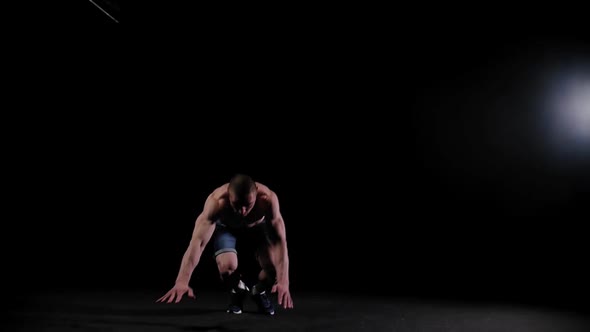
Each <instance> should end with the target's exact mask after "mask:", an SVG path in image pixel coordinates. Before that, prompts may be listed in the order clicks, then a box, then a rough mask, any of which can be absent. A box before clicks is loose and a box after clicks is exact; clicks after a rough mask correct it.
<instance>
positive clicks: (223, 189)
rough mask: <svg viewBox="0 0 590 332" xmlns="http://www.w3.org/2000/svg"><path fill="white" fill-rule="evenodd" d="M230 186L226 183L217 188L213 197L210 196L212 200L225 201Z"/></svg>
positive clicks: (213, 192)
mask: <svg viewBox="0 0 590 332" xmlns="http://www.w3.org/2000/svg"><path fill="white" fill-rule="evenodd" d="M228 186H229V183H225V184H223V185H221V186H219V187H217V188H215V189H214V190H213V191H212V192H211V195H209V196H210V197H211V198H212V199H215V200H219V199H223V198H226V196H227V193H228V192H227V187H228Z"/></svg>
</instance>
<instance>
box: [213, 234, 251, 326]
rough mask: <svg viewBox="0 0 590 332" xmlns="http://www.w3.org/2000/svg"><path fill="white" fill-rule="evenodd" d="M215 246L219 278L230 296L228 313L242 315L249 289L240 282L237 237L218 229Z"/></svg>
mask: <svg viewBox="0 0 590 332" xmlns="http://www.w3.org/2000/svg"><path fill="white" fill-rule="evenodd" d="M213 245H214V250H215V261H216V262H217V269H218V270H219V276H220V277H221V280H222V281H223V285H224V288H225V289H226V290H227V291H228V292H229V294H230V304H229V306H228V309H227V311H228V312H231V313H234V314H241V313H242V310H243V303H244V298H245V297H246V294H247V293H248V291H249V289H248V287H246V285H245V284H244V283H243V282H242V281H241V280H240V274H239V272H238V255H237V251H236V237H235V236H234V235H233V234H231V233H230V232H228V231H226V230H224V229H223V228H218V229H217V230H216V232H215V239H214V242H213Z"/></svg>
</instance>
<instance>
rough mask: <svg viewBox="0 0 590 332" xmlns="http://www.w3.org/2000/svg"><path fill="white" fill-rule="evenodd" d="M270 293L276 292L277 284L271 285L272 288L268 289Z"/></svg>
mask: <svg viewBox="0 0 590 332" xmlns="http://www.w3.org/2000/svg"><path fill="white" fill-rule="evenodd" d="M270 292H271V293H276V292H277V285H274V286H272V289H271V290H270Z"/></svg>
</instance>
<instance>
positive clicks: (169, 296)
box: [156, 284, 195, 303]
mask: <svg viewBox="0 0 590 332" xmlns="http://www.w3.org/2000/svg"><path fill="white" fill-rule="evenodd" d="M187 292H188V297H191V298H193V299H194V298H195V293H193V289H192V288H190V287H189V286H188V285H184V284H180V285H179V284H176V285H174V287H172V289H171V290H169V291H168V293H166V295H164V296H162V297H161V298H159V299H157V300H156V302H167V303H172V302H174V303H178V302H180V300H182V296H183V295H184V294H185V293H187ZM174 298H176V301H174Z"/></svg>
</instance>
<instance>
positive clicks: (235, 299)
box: [227, 288, 248, 315]
mask: <svg viewBox="0 0 590 332" xmlns="http://www.w3.org/2000/svg"><path fill="white" fill-rule="evenodd" d="M246 294H248V291H246V290H243V289H240V288H238V290H237V291H236V290H233V289H232V290H231V292H230V293H229V306H228V307H227V312H229V313H232V314H236V315H239V314H241V313H242V310H243V309H244V299H245V298H246Z"/></svg>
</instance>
